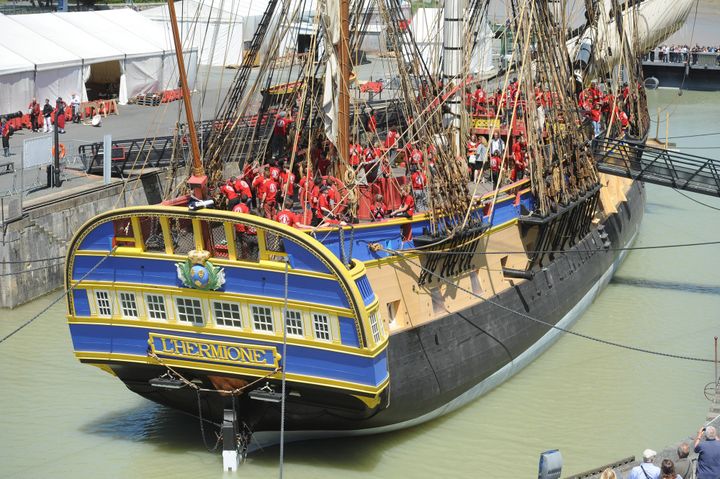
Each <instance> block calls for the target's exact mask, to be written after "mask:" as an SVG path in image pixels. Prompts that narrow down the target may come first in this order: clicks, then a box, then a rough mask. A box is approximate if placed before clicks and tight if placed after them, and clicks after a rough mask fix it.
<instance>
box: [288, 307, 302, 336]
mask: <svg viewBox="0 0 720 479" xmlns="http://www.w3.org/2000/svg"><path fill="white" fill-rule="evenodd" d="M285 326H286V327H287V333H288V334H289V335H291V336H304V334H303V322H302V313H301V312H300V311H294V310H288V311H287V313H286V315H285Z"/></svg>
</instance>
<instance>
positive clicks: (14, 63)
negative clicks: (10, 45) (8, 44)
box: [0, 45, 35, 75]
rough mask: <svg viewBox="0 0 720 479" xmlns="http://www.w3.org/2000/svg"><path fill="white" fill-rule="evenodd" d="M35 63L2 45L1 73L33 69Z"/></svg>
mask: <svg viewBox="0 0 720 479" xmlns="http://www.w3.org/2000/svg"><path fill="white" fill-rule="evenodd" d="M34 69H35V64H34V63H33V62H31V61H30V60H27V59H25V58H23V57H21V56H20V55H18V54H16V53H14V52H12V51H10V50H8V49H7V48H5V47H4V46H2V45H0V75H7V74H10V73H18V72H27V71H33V70H34Z"/></svg>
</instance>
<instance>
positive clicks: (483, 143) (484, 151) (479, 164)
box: [470, 136, 488, 183]
mask: <svg viewBox="0 0 720 479" xmlns="http://www.w3.org/2000/svg"><path fill="white" fill-rule="evenodd" d="M487 156H488V146H487V140H486V139H485V137H484V136H481V137H480V138H479V140H478V146H477V148H476V149H475V162H474V163H472V164H471V165H470V166H471V167H472V170H473V181H474V182H475V183H477V181H478V176H479V175H480V173H481V171H482V168H483V166H484V165H485V164H486V163H487ZM483 181H484V180H483Z"/></svg>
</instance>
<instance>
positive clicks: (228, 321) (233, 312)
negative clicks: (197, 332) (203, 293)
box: [213, 301, 242, 328]
mask: <svg viewBox="0 0 720 479" xmlns="http://www.w3.org/2000/svg"><path fill="white" fill-rule="evenodd" d="M213 310H214V312H215V322H216V323H217V324H218V325H220V326H234V327H236V328H242V317H241V316H240V305H238V304H236V303H225V302H222V301H215V302H214V303H213Z"/></svg>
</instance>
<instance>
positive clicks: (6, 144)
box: [0, 117, 12, 158]
mask: <svg viewBox="0 0 720 479" xmlns="http://www.w3.org/2000/svg"><path fill="white" fill-rule="evenodd" d="M0 133H1V134H2V146H3V156H4V157H5V158H7V157H8V156H10V135H12V128H10V122H8V121H7V119H6V118H5V117H2V119H0Z"/></svg>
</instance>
